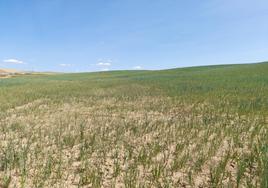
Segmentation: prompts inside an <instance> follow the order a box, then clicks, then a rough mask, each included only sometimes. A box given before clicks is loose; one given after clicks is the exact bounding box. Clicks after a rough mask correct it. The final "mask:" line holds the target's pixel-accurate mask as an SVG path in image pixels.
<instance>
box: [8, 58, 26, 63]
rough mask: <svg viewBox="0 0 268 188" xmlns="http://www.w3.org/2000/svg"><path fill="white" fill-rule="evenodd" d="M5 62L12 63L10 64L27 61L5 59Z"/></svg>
mask: <svg viewBox="0 0 268 188" xmlns="http://www.w3.org/2000/svg"><path fill="white" fill-rule="evenodd" d="M3 62H4V63H10V64H26V63H25V62H23V61H21V60H18V59H4V60H3Z"/></svg>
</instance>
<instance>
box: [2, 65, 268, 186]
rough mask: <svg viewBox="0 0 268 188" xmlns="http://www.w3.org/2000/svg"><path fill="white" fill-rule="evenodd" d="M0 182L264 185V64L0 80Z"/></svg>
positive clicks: (267, 83)
mask: <svg viewBox="0 0 268 188" xmlns="http://www.w3.org/2000/svg"><path fill="white" fill-rule="evenodd" d="M0 102H1V105H0V128H1V131H0V187H8V186H10V187H79V186H80V187H222V186H225V187H268V63H258V64H245V65H219V66H205V67H193V68H182V69H171V70H163V71H112V72H99V73H80V74H60V75H28V76H26V75H24V76H23V75H22V76H19V77H14V78H7V79H0Z"/></svg>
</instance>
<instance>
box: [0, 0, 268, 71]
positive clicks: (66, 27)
mask: <svg viewBox="0 0 268 188" xmlns="http://www.w3.org/2000/svg"><path fill="white" fill-rule="evenodd" d="M267 60H268V1H267V0H202V1H197V0H27V1H24V0H1V1H0V67H3V68H13V69H19V70H28V71H60V72H91V71H102V70H103V71H104V70H122V69H124V70H125V69H128V70H132V69H152V70H155V69H169V68H175V67H188V66H198V65H211V64H234V63H250V62H260V61H267Z"/></svg>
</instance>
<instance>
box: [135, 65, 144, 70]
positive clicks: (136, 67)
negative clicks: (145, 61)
mask: <svg viewBox="0 0 268 188" xmlns="http://www.w3.org/2000/svg"><path fill="white" fill-rule="evenodd" d="M133 69H135V70H140V69H142V67H141V66H139V65H138V66H135V67H133Z"/></svg>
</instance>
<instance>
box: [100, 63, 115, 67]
mask: <svg viewBox="0 0 268 188" xmlns="http://www.w3.org/2000/svg"><path fill="white" fill-rule="evenodd" d="M97 65H98V66H107V67H109V66H111V65H112V64H111V63H110V62H99V63H98V64H97Z"/></svg>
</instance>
